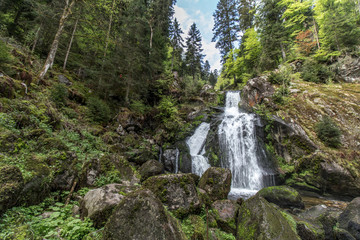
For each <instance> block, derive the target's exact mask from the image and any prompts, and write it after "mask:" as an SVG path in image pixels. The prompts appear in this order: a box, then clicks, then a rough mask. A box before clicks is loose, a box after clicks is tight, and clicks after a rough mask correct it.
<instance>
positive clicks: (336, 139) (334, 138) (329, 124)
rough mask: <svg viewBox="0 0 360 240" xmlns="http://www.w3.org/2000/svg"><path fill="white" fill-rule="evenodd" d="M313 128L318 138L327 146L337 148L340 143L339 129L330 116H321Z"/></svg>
mask: <svg viewBox="0 0 360 240" xmlns="http://www.w3.org/2000/svg"><path fill="white" fill-rule="evenodd" d="M315 129H316V134H317V136H318V138H319V139H320V140H321V141H323V142H324V143H325V144H326V145H327V146H329V147H333V148H337V147H339V146H340V145H341V140H340V137H341V131H340V129H339V127H338V126H337V125H336V123H335V122H334V121H333V120H332V119H331V118H330V117H328V116H325V117H323V118H322V120H321V121H320V122H319V123H318V124H317V125H316V127H315Z"/></svg>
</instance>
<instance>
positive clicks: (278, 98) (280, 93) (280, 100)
mask: <svg viewBox="0 0 360 240" xmlns="http://www.w3.org/2000/svg"><path fill="white" fill-rule="evenodd" d="M288 95H289V89H288V88H287V87H280V88H279V89H278V90H277V91H276V93H275V94H274V95H273V96H272V98H273V100H274V102H275V103H277V104H280V105H283V104H284V103H285V99H284V97H286V96H288Z"/></svg>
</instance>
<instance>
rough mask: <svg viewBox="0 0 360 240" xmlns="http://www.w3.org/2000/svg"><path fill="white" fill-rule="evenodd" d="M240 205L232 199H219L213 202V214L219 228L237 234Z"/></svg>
mask: <svg viewBox="0 0 360 240" xmlns="http://www.w3.org/2000/svg"><path fill="white" fill-rule="evenodd" d="M239 207H240V206H239V205H238V204H237V203H236V201H232V200H218V201H215V202H214V203H213V204H212V212H213V216H214V218H215V220H216V222H217V224H218V226H219V228H220V229H221V230H223V231H225V232H228V233H232V234H234V235H236V216H237V213H238V210H239Z"/></svg>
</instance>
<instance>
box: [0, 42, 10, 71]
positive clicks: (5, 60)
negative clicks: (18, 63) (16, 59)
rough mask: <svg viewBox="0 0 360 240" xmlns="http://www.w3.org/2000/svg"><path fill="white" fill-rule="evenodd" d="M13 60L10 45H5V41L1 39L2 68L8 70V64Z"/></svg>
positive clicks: (0, 55) (0, 67)
mask: <svg viewBox="0 0 360 240" xmlns="http://www.w3.org/2000/svg"><path fill="white" fill-rule="evenodd" d="M11 62H12V57H11V55H10V51H9V49H8V47H7V46H6V45H5V43H4V42H3V41H1V40H0V69H1V70H4V71H7V70H8V66H7V64H9V63H11Z"/></svg>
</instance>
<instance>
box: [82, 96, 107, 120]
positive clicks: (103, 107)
mask: <svg viewBox="0 0 360 240" xmlns="http://www.w3.org/2000/svg"><path fill="white" fill-rule="evenodd" d="M87 106H88V116H89V117H90V119H92V120H93V121H94V122H98V123H106V122H108V121H109V120H110V108H109V106H108V105H107V104H106V103H105V102H104V101H102V100H101V99H99V98H97V97H91V98H89V100H88V102H87Z"/></svg>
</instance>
